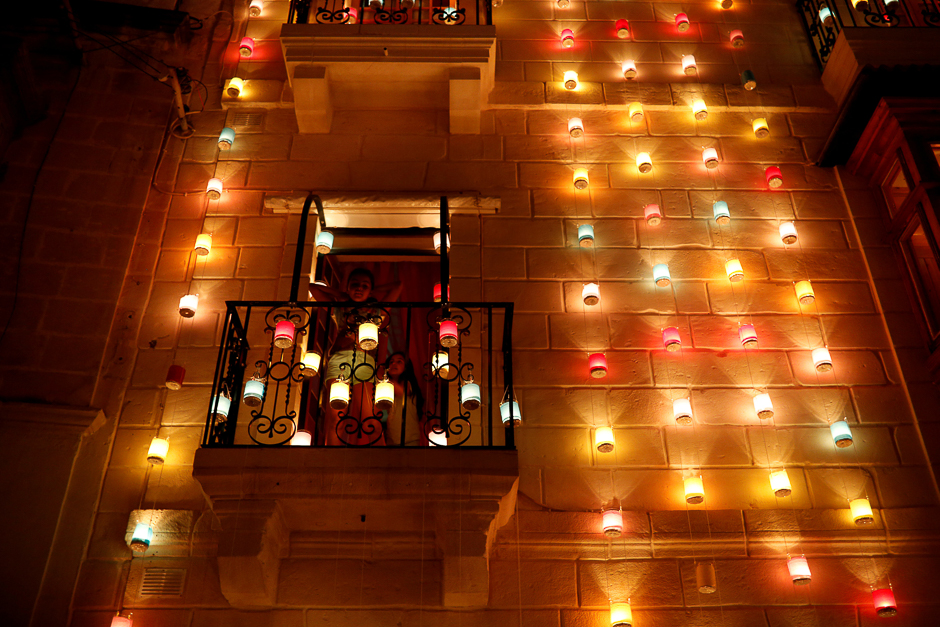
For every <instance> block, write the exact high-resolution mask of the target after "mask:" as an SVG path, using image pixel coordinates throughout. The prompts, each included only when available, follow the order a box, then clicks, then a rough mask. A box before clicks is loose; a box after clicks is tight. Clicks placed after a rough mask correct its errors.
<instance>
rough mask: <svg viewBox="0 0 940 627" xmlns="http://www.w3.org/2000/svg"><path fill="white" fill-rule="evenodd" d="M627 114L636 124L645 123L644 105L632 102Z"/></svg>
mask: <svg viewBox="0 0 940 627" xmlns="http://www.w3.org/2000/svg"><path fill="white" fill-rule="evenodd" d="M627 112H628V113H629V114H630V119H631V120H632V121H634V122H642V121H643V105H642V104H641V103H639V102H631V103H630V107H629V108H628V109H627Z"/></svg>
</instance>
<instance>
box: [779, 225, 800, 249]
mask: <svg viewBox="0 0 940 627" xmlns="http://www.w3.org/2000/svg"><path fill="white" fill-rule="evenodd" d="M798 237H799V236H798V235H797V234H796V226H794V224H793V223H792V222H782V223H781V224H780V239H781V240H782V241H783V243H784V244H795V243H796V240H797V238H798Z"/></svg>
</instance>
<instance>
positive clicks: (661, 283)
mask: <svg viewBox="0 0 940 627" xmlns="http://www.w3.org/2000/svg"><path fill="white" fill-rule="evenodd" d="M653 281H655V282H656V285H657V286H658V287H668V286H669V284H670V283H671V282H672V277H670V276H669V266H667V265H666V264H664V263H657V264H656V265H655V266H653Z"/></svg>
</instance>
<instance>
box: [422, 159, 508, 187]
mask: <svg viewBox="0 0 940 627" xmlns="http://www.w3.org/2000/svg"><path fill="white" fill-rule="evenodd" d="M423 187H424V188H425V189H434V190H443V191H450V190H454V191H461V192H465V191H467V190H473V191H479V192H481V193H484V194H486V193H493V192H495V191H496V190H501V189H503V188H507V187H508V188H512V187H517V176H516V169H515V168H514V167H499V168H494V167H493V166H492V165H491V164H488V163H477V162H473V161H469V162H456V161H454V162H431V163H429V164H428V165H427V178H426V180H425V182H424V185H423Z"/></svg>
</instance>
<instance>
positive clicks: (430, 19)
mask: <svg viewBox="0 0 940 627" xmlns="http://www.w3.org/2000/svg"><path fill="white" fill-rule="evenodd" d="M287 23H288V24H411V25H422V24H430V25H438V26H454V25H458V24H469V25H474V24H475V25H478V26H480V25H491V24H492V23H493V4H492V0H291V4H290V12H289V13H288V17H287Z"/></svg>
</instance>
